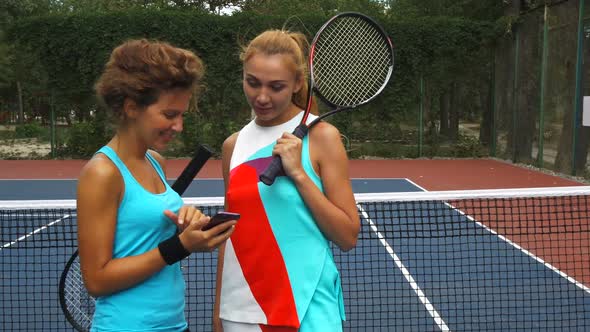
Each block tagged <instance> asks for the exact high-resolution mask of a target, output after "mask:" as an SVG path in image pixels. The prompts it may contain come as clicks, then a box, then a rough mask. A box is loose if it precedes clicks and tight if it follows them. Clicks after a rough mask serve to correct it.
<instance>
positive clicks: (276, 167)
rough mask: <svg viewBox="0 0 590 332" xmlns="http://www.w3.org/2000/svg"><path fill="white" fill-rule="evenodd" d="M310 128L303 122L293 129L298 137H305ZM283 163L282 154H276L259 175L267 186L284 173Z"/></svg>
mask: <svg viewBox="0 0 590 332" xmlns="http://www.w3.org/2000/svg"><path fill="white" fill-rule="evenodd" d="M307 132H308V129H307V126H306V125H305V124H304V123H302V124H300V125H299V126H297V128H295V130H294V131H293V135H295V136H297V137H298V138H303V137H304V136H305V135H307ZM283 172H284V170H283V163H282V162H281V157H280V156H274V157H273V158H272V161H271V163H270V164H269V165H268V167H267V168H266V169H265V170H264V172H263V173H262V174H260V176H259V177H258V179H259V180H260V181H261V182H262V183H264V184H265V185H267V186H270V185H271V184H273V183H274V182H275V179H276V177H277V176H278V175H279V174H281V173H283Z"/></svg>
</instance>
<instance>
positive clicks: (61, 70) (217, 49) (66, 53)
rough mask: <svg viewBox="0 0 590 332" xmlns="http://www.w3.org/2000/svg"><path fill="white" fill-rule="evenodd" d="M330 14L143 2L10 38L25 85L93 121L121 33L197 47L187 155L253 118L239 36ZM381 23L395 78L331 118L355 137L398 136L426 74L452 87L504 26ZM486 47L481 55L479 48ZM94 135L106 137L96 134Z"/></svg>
mask: <svg viewBox="0 0 590 332" xmlns="http://www.w3.org/2000/svg"><path fill="white" fill-rule="evenodd" d="M325 20H326V17H323V16H314V15H302V16H300V17H298V18H297V19H293V18H290V19H289V18H287V17H269V16H258V15H254V14H251V13H249V14H245V13H239V14H236V15H233V16H217V15H212V14H202V13H195V12H174V11H161V10H142V11H125V12H111V13H106V14H90V13H89V14H75V15H51V16H43V17H37V18H29V19H25V20H22V21H18V22H16V23H15V24H13V25H12V26H11V27H10V29H9V30H8V33H7V37H8V39H9V41H10V42H11V43H12V44H14V46H15V52H16V53H17V54H16V58H18V59H20V61H21V62H22V63H26V64H27V66H24V68H23V69H22V70H23V72H22V73H21V75H20V76H21V77H22V78H23V85H24V86H25V89H27V88H29V89H32V87H35V89H36V92H35V93H36V94H37V95H39V94H41V95H48V96H49V95H50V96H52V97H53V104H54V106H55V109H56V111H57V115H58V116H60V115H61V116H63V115H65V114H68V113H69V112H72V110H73V111H74V112H76V114H77V115H78V118H79V119H84V120H86V119H90V118H92V117H91V116H90V113H91V111H93V110H96V109H97V105H96V102H95V100H94V96H93V91H92V86H93V83H94V82H95V80H96V79H97V77H98V75H99V74H100V72H101V71H102V68H103V66H104V63H105V62H106V60H107V58H108V56H109V54H110V51H111V50H112V49H113V47H115V46H116V45H118V44H120V43H121V42H122V41H124V40H126V39H130V38H152V39H160V40H165V41H168V42H171V43H172V44H175V45H177V46H180V47H184V48H188V49H191V50H193V51H195V52H196V53H197V54H198V55H199V56H201V57H202V58H203V60H204V62H205V64H206V66H207V73H206V82H205V83H206V89H205V91H204V93H203V95H202V98H201V99H200V100H199V103H198V109H199V110H198V113H194V114H192V115H191V116H189V117H188V118H187V121H186V122H187V123H186V124H185V133H184V134H183V135H182V136H181V137H182V138H183V141H184V143H185V146H186V150H187V151H186V152H187V153H188V152H189V150H192V148H193V147H194V146H195V144H196V142H197V141H198V142H204V143H207V144H210V145H211V146H213V147H214V148H215V149H220V147H221V144H222V142H223V140H224V138H225V137H227V136H228V135H229V134H231V133H232V132H234V131H235V130H237V129H239V128H240V127H241V126H242V125H244V124H245V123H246V122H247V121H248V119H249V116H250V111H249V109H248V105H247V103H246V101H245V98H244V97H243V92H242V87H241V64H240V63H239V60H238V52H239V43H240V41H243V42H246V41H248V40H249V39H251V38H252V37H253V36H255V35H256V34H258V33H259V32H261V31H263V30H265V29H268V28H280V27H282V26H283V25H284V24H285V22H288V24H287V26H288V27H289V28H291V29H294V30H299V31H302V32H307V33H308V34H309V31H317V29H318V28H319V27H320V26H321V24H322V23H323V22H324V21H325ZM381 23H382V24H383V26H384V27H385V29H386V30H387V31H388V33H389V35H390V36H391V38H392V41H393V43H394V47H395V68H394V74H393V79H392V82H391V84H390V85H389V86H388V87H387V89H386V90H385V91H384V93H383V94H382V95H381V96H380V97H379V98H378V99H377V100H375V101H374V102H372V103H371V104H369V105H367V106H365V107H363V108H362V109H361V110H360V111H358V112H355V113H354V114H352V115H350V116H338V117H334V118H333V119H331V120H330V121H331V122H333V123H334V124H335V125H337V126H338V128H339V129H340V130H341V131H342V132H343V133H345V134H346V135H347V136H348V137H350V138H351V139H353V140H358V141H362V140H365V139H368V138H370V139H373V140H379V139H383V140H387V139H392V138H393V137H392V135H393V136H395V135H398V134H399V126H398V124H399V123H401V122H403V121H405V119H408V118H411V117H414V116H415V115H414V114H415V110H416V105H417V99H418V88H417V86H418V84H417V82H418V80H419V77H420V75H425V76H426V77H428V78H429V79H430V80H431V81H432V82H434V84H440V85H444V84H445V82H448V81H449V80H452V79H454V78H455V77H456V76H457V75H462V74H469V73H470V72H474V71H477V70H480V71H481V70H483V69H482V68H483V67H485V66H482V64H481V63H477V61H478V59H479V60H481V59H482V57H483V56H485V51H482V50H485V47H486V45H487V44H488V43H489V40H491V39H493V37H494V36H495V35H496V34H497V31H498V29H496V27H495V26H494V25H492V24H489V23H484V22H475V21H468V20H463V19H449V18H424V19H419V20H414V21H411V22H410V21H408V22H400V21H395V22H387V21H385V22H381ZM310 37H311V36H310ZM478 53H482V57H479V58H478V57H476V56H474V54H475V55H476V54H478ZM27 70H29V71H30V72H29V73H27ZM86 121H87V120H86ZM82 128H83V126H80V128H78V129H82ZM73 132H78V130H74V131H73ZM95 139H97V140H104V137H102V136H100V135H95ZM72 142H76V139H71V140H70V144H72ZM100 143H104V142H103V141H101V142H100ZM95 145H97V144H92V146H95ZM72 150H75V151H77V153H82V154H85V153H90V151H85V149H82V148H80V147H76V148H69V149H65V150H64V153H66V152H67V151H70V152H73V151H72Z"/></svg>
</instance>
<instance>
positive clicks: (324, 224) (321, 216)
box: [275, 122, 360, 251]
mask: <svg viewBox="0 0 590 332" xmlns="http://www.w3.org/2000/svg"><path fill="white" fill-rule="evenodd" d="M301 145H302V142H301V140H300V139H298V138H296V137H295V136H293V135H291V134H288V133H285V134H284V135H283V137H282V138H281V139H279V141H278V144H277V146H275V152H276V153H279V154H280V155H281V159H282V161H283V167H284V169H285V172H286V173H287V175H289V176H290V177H291V179H292V180H293V182H294V183H295V185H296V186H297V190H298V191H299V193H300V194H301V196H302V197H303V200H304V201H305V204H306V205H307V207H308V208H309V209H310V211H311V213H312V214H313V217H314V219H315V220H316V222H317V224H318V227H319V228H320V229H321V231H322V232H323V233H324V234H325V236H326V237H327V238H328V239H329V240H330V241H332V242H334V243H335V244H336V245H337V246H338V247H340V249H342V250H344V251H348V250H350V249H352V248H354V246H355V245H356V242H357V237H358V233H359V230H360V221H359V216H358V211H357V207H356V202H355V200H354V194H353V192H352V186H351V184H350V178H349V174H348V158H347V156H346V150H345V149H344V146H343V144H342V140H341V138H340V132H339V131H338V129H336V127H334V126H332V125H331V124H329V123H326V122H320V123H318V124H317V125H316V126H314V127H313V128H312V129H311V130H310V132H309V149H310V158H311V160H312V163H313V166H314V169H315V171H316V172H317V173H318V175H319V176H320V177H321V179H322V184H323V187H324V193H322V192H321V191H320V190H319V188H318V187H317V186H316V185H315V184H314V183H313V182H312V180H311V179H310V178H309V176H308V175H307V174H306V173H305V171H304V170H303V166H302V165H301Z"/></svg>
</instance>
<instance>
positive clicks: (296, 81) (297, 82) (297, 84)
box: [293, 75, 303, 93]
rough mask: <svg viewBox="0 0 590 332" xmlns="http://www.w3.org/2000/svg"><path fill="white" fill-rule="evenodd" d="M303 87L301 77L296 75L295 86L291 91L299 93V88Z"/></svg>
mask: <svg viewBox="0 0 590 332" xmlns="http://www.w3.org/2000/svg"><path fill="white" fill-rule="evenodd" d="M302 87H303V78H302V77H301V75H297V79H296V80H295V88H294V89H293V93H299V91H301V88H302Z"/></svg>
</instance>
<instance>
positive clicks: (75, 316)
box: [59, 250, 95, 332]
mask: <svg viewBox="0 0 590 332" xmlns="http://www.w3.org/2000/svg"><path fill="white" fill-rule="evenodd" d="M59 304H60V306H61V309H62V311H63V313H64V316H65V317H66V319H67V320H68V322H69V323H70V324H71V325H72V327H73V328H74V329H76V331H80V332H87V331H90V325H91V324H92V316H93V315H94V306H95V300H94V298H93V297H92V296H90V294H88V292H87V291H86V287H85V286H84V282H83V280H82V271H81V269H80V259H79V256H78V250H76V251H75V252H74V254H73V255H72V256H71V257H70V259H69V260H68V262H67V263H66V266H65V268H64V270H63V271H62V273H61V277H60V280H59Z"/></svg>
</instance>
